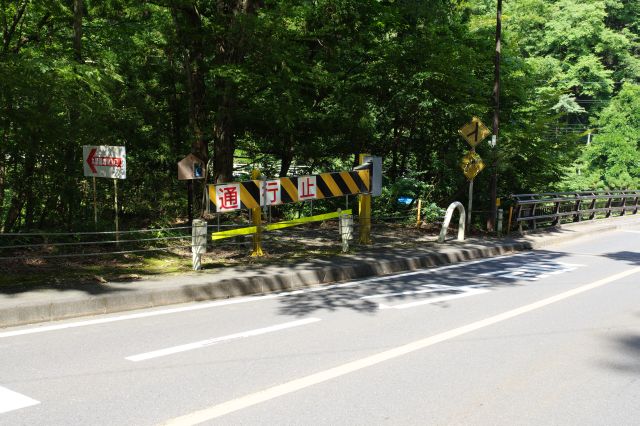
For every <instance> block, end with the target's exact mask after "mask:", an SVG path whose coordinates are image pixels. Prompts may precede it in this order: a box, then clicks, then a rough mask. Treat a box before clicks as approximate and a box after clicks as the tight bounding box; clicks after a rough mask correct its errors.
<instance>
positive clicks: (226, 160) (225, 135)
mask: <svg viewBox="0 0 640 426" xmlns="http://www.w3.org/2000/svg"><path fill="white" fill-rule="evenodd" d="M231 84H232V83H230V82H228V81H224V82H221V85H222V86H223V89H222V90H223V93H224V94H223V96H222V102H221V103H220V107H219V108H218V113H217V115H216V122H215V126H214V134H215V141H216V143H215V145H214V147H213V148H214V166H213V169H214V173H215V175H214V178H215V179H214V180H215V182H216V183H223V182H229V181H232V180H233V153H234V151H235V138H234V134H233V117H232V111H233V109H234V107H233V93H232V92H233V87H231Z"/></svg>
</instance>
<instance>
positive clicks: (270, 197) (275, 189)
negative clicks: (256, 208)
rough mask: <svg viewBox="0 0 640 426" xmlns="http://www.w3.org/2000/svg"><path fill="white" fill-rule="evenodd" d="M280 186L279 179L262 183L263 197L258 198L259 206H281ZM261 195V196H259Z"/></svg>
mask: <svg viewBox="0 0 640 426" xmlns="http://www.w3.org/2000/svg"><path fill="white" fill-rule="evenodd" d="M281 194H282V185H281V184H280V179H273V180H267V181H265V182H264V195H265V196H266V198H264V197H260V198H261V200H260V205H262V206H277V205H278V204H282V195H281ZM261 195H262V194H261Z"/></svg>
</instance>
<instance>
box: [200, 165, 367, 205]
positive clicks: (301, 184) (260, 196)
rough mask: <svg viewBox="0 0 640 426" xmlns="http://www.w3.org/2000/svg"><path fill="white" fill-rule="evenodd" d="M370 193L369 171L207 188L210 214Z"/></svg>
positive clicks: (229, 184) (247, 182) (293, 177)
mask: <svg viewBox="0 0 640 426" xmlns="http://www.w3.org/2000/svg"><path fill="white" fill-rule="evenodd" d="M370 191H371V179H370V171H369V170H356V171H350V172H348V171H345V172H333V173H321V174H319V175H311V176H292V177H283V178H278V179H269V180H264V181H263V180H248V181H243V182H230V183H224V184H217V185H207V196H208V206H209V212H211V213H215V212H220V213H223V212H229V211H234V210H240V209H253V208H256V207H261V206H274V205H279V204H285V203H297V202H300V201H307V200H321V199H324V198H332V197H342V196H345V195H355V194H366V193H369V192H370Z"/></svg>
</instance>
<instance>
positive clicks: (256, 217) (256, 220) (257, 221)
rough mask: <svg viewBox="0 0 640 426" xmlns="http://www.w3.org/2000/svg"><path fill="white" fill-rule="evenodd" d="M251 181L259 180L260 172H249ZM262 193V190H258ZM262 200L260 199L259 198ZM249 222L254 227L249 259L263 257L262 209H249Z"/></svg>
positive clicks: (255, 170)
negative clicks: (254, 231)
mask: <svg viewBox="0 0 640 426" xmlns="http://www.w3.org/2000/svg"><path fill="white" fill-rule="evenodd" d="M251 179H253V180H256V179H260V170H257V169H254V170H252V171H251ZM260 191H262V188H260ZM259 198H262V197H259ZM251 221H252V222H253V224H254V225H255V227H256V233H255V234H253V251H252V252H251V257H260V256H264V252H263V251H262V207H261V206H258V207H255V208H253V209H251Z"/></svg>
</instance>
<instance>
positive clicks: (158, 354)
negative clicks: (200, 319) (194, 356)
mask: <svg viewBox="0 0 640 426" xmlns="http://www.w3.org/2000/svg"><path fill="white" fill-rule="evenodd" d="M318 321H320V318H306V319H303V320H298V321H291V322H286V323H284V324H278V325H272V326H270V327H264V328H258V329H255V330H249V331H243V332H241V333H235V334H229V335H227V336H222V337H216V338H214V339H208V340H200V341H199V342H193V343H187V344H185V345H180V346H173V347H170V348H165V349H160V350H157V351H152V352H146V353H143V354H138V355H132V356H128V357H126V358H125V359H127V360H129V361H134V362H138V361H145V360H148V359H152V358H160V357H162V356H166V355H172V354H177V353H180V352H186V351H191V350H194V349H200V348H204V347H207V346H212V345H215V344H217V343H220V342H225V341H227V340H235V339H242V338H245V337H253V336H259V335H261V334H267V333H273V332H274V331H280V330H286V329H288V328H293V327H300V326H303V325H307V324H311V323H314V322H318Z"/></svg>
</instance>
